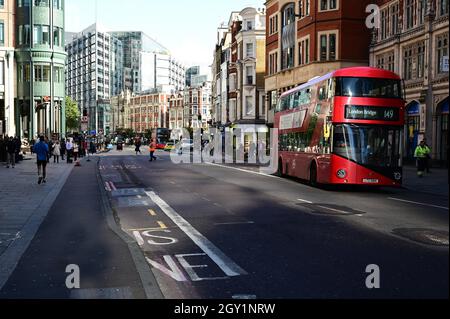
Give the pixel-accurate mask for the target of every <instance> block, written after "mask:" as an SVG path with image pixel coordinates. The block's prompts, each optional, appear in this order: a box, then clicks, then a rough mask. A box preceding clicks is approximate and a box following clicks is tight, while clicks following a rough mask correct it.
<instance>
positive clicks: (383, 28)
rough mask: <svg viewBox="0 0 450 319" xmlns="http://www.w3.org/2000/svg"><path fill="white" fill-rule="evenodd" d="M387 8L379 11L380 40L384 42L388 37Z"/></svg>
mask: <svg viewBox="0 0 450 319" xmlns="http://www.w3.org/2000/svg"><path fill="white" fill-rule="evenodd" d="M389 18H390V17H389V8H386V9H383V10H382V11H381V31H380V40H384V39H386V38H387V37H388V36H389Z"/></svg>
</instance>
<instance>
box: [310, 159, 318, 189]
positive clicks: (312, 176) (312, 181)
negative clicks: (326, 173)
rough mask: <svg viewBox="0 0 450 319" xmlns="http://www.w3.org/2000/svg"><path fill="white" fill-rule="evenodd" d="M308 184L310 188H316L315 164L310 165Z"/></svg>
mask: <svg viewBox="0 0 450 319" xmlns="http://www.w3.org/2000/svg"><path fill="white" fill-rule="evenodd" d="M309 183H310V185H311V186H314V187H316V186H317V165H316V163H312V164H311V168H310V170H309Z"/></svg>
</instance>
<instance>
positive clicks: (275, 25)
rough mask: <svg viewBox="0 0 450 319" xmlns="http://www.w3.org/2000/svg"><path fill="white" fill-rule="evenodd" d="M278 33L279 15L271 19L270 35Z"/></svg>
mask: <svg viewBox="0 0 450 319" xmlns="http://www.w3.org/2000/svg"><path fill="white" fill-rule="evenodd" d="M277 32H278V14H276V15H274V16H272V17H270V18H269V35H272V34H275V33H277Z"/></svg>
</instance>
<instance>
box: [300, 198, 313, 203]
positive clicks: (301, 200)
mask: <svg viewBox="0 0 450 319" xmlns="http://www.w3.org/2000/svg"><path fill="white" fill-rule="evenodd" d="M297 200H298V201H300V202H303V203H306V204H313V202H310V201H309V200H304V199H301V198H299V199H297Z"/></svg>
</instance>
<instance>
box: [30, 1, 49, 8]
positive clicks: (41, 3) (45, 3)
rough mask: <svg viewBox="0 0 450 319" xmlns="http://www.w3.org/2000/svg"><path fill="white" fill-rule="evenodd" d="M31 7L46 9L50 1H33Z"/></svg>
mask: <svg viewBox="0 0 450 319" xmlns="http://www.w3.org/2000/svg"><path fill="white" fill-rule="evenodd" d="M33 5H34V6H35V7H48V6H50V0H34V1H33Z"/></svg>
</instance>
